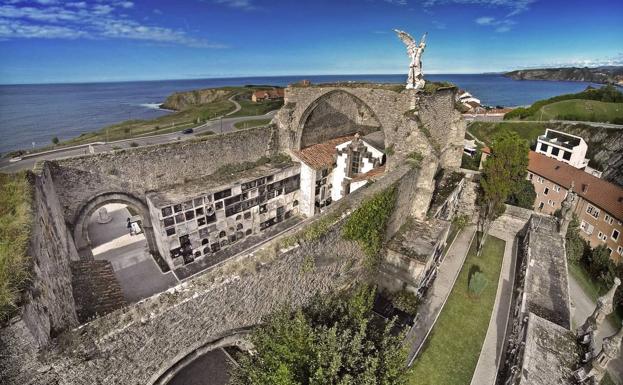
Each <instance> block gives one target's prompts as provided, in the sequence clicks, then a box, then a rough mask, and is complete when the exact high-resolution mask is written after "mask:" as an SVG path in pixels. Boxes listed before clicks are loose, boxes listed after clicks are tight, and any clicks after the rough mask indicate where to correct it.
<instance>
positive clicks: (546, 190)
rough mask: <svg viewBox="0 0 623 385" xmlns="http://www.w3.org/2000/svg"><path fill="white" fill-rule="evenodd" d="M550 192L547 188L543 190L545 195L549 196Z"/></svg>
mask: <svg viewBox="0 0 623 385" xmlns="http://www.w3.org/2000/svg"><path fill="white" fill-rule="evenodd" d="M548 192H549V188H547V187H545V188H544V189H543V195H547V193H548Z"/></svg>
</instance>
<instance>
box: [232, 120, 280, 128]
mask: <svg viewBox="0 0 623 385" xmlns="http://www.w3.org/2000/svg"><path fill="white" fill-rule="evenodd" d="M271 120H272V119H253V120H244V121H242V122H237V123H236V124H234V127H236V128H237V129H239V130H241V129H244V128H251V127H259V126H265V125H267V124H268V123H270V121H271Z"/></svg>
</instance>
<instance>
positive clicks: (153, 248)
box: [73, 192, 159, 258]
mask: <svg viewBox="0 0 623 385" xmlns="http://www.w3.org/2000/svg"><path fill="white" fill-rule="evenodd" d="M109 203H123V204H125V205H128V206H130V207H132V208H133V209H134V210H135V211H136V212H138V213H139V215H140V216H141V218H142V220H143V223H142V224H143V232H144V233H145V239H146V240H147V246H148V248H149V252H150V253H152V254H159V252H158V247H157V244H156V239H155V236H154V229H153V226H152V224H151V217H150V215H149V208H148V207H147V205H146V204H145V203H144V202H143V201H141V200H140V199H138V198H136V197H135V196H133V195H131V194H128V193H125V192H106V193H102V194H99V195H97V196H95V197H93V198H91V199H90V200H89V201H88V202H87V203H85V204H84V205H82V207H81V208H80V209H79V210H78V214H76V216H75V219H74V222H73V236H74V242H75V244H76V249H77V250H78V254H79V255H80V257H82V258H91V257H92V256H93V254H92V252H91V240H90V239H89V232H88V225H89V218H91V215H93V213H94V212H95V211H96V210H97V209H99V208H100V207H102V206H104V205H107V204H109Z"/></svg>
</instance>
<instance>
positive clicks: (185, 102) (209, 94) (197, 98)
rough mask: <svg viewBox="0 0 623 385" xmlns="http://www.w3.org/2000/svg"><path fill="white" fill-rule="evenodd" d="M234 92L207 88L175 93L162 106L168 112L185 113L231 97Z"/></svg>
mask: <svg viewBox="0 0 623 385" xmlns="http://www.w3.org/2000/svg"><path fill="white" fill-rule="evenodd" d="M231 94H232V91H231V90H227V89H223V88H205V89H202V90H194V91H185V92H175V93H173V94H171V95H169V97H168V98H167V99H166V100H165V101H164V103H162V104H161V105H160V107H161V108H166V109H167V110H175V111H183V110H186V109H188V108H191V107H194V106H196V105H199V104H205V103H212V102H214V101H216V100H219V99H226V98H228V97H229V96H231Z"/></svg>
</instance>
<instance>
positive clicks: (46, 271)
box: [0, 170, 78, 383]
mask: <svg viewBox="0 0 623 385" xmlns="http://www.w3.org/2000/svg"><path fill="white" fill-rule="evenodd" d="M29 178H30V180H31V183H32V186H33V216H32V228H31V238H30V245H29V249H28V256H30V257H31V258H32V272H31V282H30V285H29V286H28V288H27V289H26V290H25V292H24V304H23V305H22V307H21V309H20V314H19V315H18V316H16V317H15V318H14V319H12V320H11V321H10V323H9V325H8V326H7V327H5V328H3V329H0V383H4V382H2V378H3V377H8V376H10V375H12V374H11V373H13V374H16V373H19V372H20V371H27V370H29V366H28V362H29V361H28V357H31V358H32V357H36V351H37V349H38V348H41V347H44V346H46V345H47V344H48V343H49V342H50V340H51V339H52V338H54V337H55V336H57V335H58V334H59V333H61V332H62V331H64V330H66V329H69V328H72V327H74V326H76V325H77V324H78V319H77V316H76V309H75V305H74V298H73V294H72V286H71V270H70V266H69V265H70V261H71V259H72V258H77V253H76V249H75V247H74V245H73V241H72V238H71V235H70V234H69V232H68V230H67V228H66V226H65V222H64V221H63V216H62V211H61V208H60V205H59V202H58V199H57V197H56V193H55V191H54V185H53V184H52V178H51V176H50V173H49V171H47V170H43V172H42V173H41V174H39V175H34V174H30V175H29ZM6 357H26V359H25V362H24V363H23V366H22V365H21V364H20V366H14V365H8V361H6Z"/></svg>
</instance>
